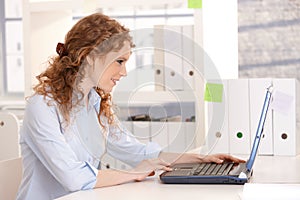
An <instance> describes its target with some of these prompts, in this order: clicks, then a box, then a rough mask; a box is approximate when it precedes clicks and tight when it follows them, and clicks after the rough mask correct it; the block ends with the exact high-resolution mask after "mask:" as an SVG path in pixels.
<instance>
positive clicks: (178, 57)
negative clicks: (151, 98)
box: [154, 25, 195, 91]
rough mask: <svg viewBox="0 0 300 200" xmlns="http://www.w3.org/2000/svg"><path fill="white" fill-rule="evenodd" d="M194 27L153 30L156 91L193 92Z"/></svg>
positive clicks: (162, 27) (166, 27)
mask: <svg viewBox="0 0 300 200" xmlns="http://www.w3.org/2000/svg"><path fill="white" fill-rule="evenodd" d="M193 38H194V27H193V25H184V26H171V25H157V26H155V28H154V67H155V75H154V76H155V83H156V84H155V85H156V87H155V89H156V90H172V91H182V90H185V91H186V90H194V87H195V83H194V82H195V81H194V75H195V70H194V48H195V45H194V39H193Z"/></svg>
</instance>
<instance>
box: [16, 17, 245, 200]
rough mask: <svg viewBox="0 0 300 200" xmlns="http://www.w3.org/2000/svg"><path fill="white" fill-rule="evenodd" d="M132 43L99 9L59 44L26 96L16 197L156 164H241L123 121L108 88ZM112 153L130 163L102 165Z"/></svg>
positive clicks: (115, 178)
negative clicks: (175, 146)
mask: <svg viewBox="0 0 300 200" xmlns="http://www.w3.org/2000/svg"><path fill="white" fill-rule="evenodd" d="M132 47H134V45H133V44H132V40H131V37H130V36H129V30H128V29H126V28H124V27H123V26H121V25H120V24H119V23H118V22H116V21H115V20H113V19H110V18H109V17H107V16H105V15H102V14H99V13H96V14H92V15H90V16H87V17H85V18H83V19H81V20H80V21H78V23H76V24H75V25H74V26H73V27H72V29H71V30H70V31H69V32H68V34H67V35H66V37H65V43H64V44H61V43H59V44H58V45H57V52H58V54H59V55H58V56H57V57H54V58H53V59H52V60H51V61H50V62H49V67H48V68H47V69H46V70H45V71H44V72H43V73H41V74H40V75H39V76H37V79H38V81H39V83H38V84H37V85H36V86H35V87H34V91H35V94H34V95H33V96H31V97H30V98H28V102H27V106H26V111H25V116H24V121H23V127H22V130H21V133H20V144H21V149H22V158H23V170H24V171H23V179H22V182H21V186H20V188H19V192H18V196H17V199H20V200H21V199H22V200H26V199H30V200H32V199H43V200H44V199H54V198H57V197H60V196H63V195H66V194H68V193H70V192H74V191H78V190H86V189H92V188H98V187H104V186H112V185H117V184H122V183H125V182H129V181H141V180H143V179H145V178H146V177H147V176H149V175H153V173H154V172H155V170H167V171H170V170H172V169H171V168H170V165H171V164H174V163H182V162H216V163H221V162H223V161H224V160H231V161H234V162H242V160H239V159H237V158H233V157H231V156H229V155H224V154H217V155H210V156H201V155H197V154H181V155H179V154H175V153H165V152H161V148H160V147H159V146H158V145H157V144H155V143H148V144H142V143H140V142H139V141H138V140H136V139H135V138H134V137H133V136H132V134H131V133H129V132H128V131H127V130H126V129H124V128H123V127H122V125H121V124H120V123H119V122H118V119H117V118H116V117H115V116H114V114H113V112H112V109H111V96H110V92H111V90H112V88H113V87H114V86H115V85H116V83H117V81H119V80H120V78H122V77H123V76H126V73H127V72H126V68H125V65H126V62H127V60H128V59H129V57H130V54H131V48H132ZM105 151H107V153H108V154H110V155H111V156H113V157H115V158H117V159H120V160H122V161H124V162H126V163H128V164H130V165H132V166H133V168H132V170H130V171H118V170H113V169H109V170H102V169H101V167H100V163H101V162H99V161H100V160H101V156H103V154H104V153H105Z"/></svg>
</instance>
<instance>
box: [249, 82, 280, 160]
mask: <svg viewBox="0 0 300 200" xmlns="http://www.w3.org/2000/svg"><path fill="white" fill-rule="evenodd" d="M271 84H272V79H271V78H254V79H249V98H250V101H249V106H250V137H251V140H250V141H251V144H252V143H253V141H254V138H255V135H256V130H257V125H258V121H259V118H260V113H261V110H262V107H263V102H264V98H265V93H266V89H267V88H268V87H269V86H271ZM272 128H273V127H272V112H271V111H269V112H268V114H267V118H266V121H265V125H264V131H263V133H262V138H261V141H260V146H259V149H258V154H260V155H273V153H274V152H273V130H272Z"/></svg>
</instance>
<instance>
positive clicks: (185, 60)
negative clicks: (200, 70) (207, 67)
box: [181, 25, 196, 91]
mask: <svg viewBox="0 0 300 200" xmlns="http://www.w3.org/2000/svg"><path fill="white" fill-rule="evenodd" d="M181 32H182V72H183V89H184V90H185V91H186V90H194V89H195V80H194V76H195V72H196V71H195V66H194V39H193V38H194V26H193V25H185V26H182V27H181Z"/></svg>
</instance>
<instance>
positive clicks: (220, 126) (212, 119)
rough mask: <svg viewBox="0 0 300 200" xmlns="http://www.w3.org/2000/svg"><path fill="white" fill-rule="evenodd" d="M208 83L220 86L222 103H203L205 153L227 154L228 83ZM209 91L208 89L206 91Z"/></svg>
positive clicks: (225, 81)
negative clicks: (205, 127)
mask: <svg viewBox="0 0 300 200" xmlns="http://www.w3.org/2000/svg"><path fill="white" fill-rule="evenodd" d="M209 83H215V84H220V87H221V86H222V88H223V91H222V94H213V92H212V90H210V91H206V92H211V93H212V94H211V95H215V96H216V95H222V101H221V102H216V101H213V100H211V101H205V108H206V116H207V135H206V143H207V151H208V152H209V153H229V136H228V131H229V130H228V81H227V80H223V81H222V82H220V81H209ZM208 90H209V89H208Z"/></svg>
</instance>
